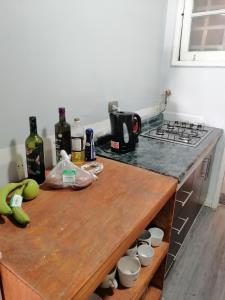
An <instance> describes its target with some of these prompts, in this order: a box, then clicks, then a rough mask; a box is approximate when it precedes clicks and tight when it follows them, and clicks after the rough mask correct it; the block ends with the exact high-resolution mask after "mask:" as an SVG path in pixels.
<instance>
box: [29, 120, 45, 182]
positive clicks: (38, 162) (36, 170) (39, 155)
mask: <svg viewBox="0 0 225 300" xmlns="http://www.w3.org/2000/svg"><path fill="white" fill-rule="evenodd" d="M29 121H30V135H29V136H28V138H27V139H26V141H25V147H26V159H27V174H28V178H31V179H34V180H36V181H37V182H38V183H39V184H40V183H42V182H44V181H45V164H44V147H43V140H42V138H41V137H40V136H39V135H38V133H37V122H36V117H30V118H29Z"/></svg>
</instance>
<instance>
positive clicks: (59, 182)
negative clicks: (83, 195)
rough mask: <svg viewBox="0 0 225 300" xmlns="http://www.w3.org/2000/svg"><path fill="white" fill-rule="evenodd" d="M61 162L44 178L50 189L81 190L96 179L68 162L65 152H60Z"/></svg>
mask: <svg viewBox="0 0 225 300" xmlns="http://www.w3.org/2000/svg"><path fill="white" fill-rule="evenodd" d="M60 155H61V157H62V160H60V162H59V163H57V165H56V166H55V167H54V168H53V169H52V170H51V172H50V173H49V175H48V176H47V178H46V181H45V182H46V184H47V185H48V186H50V187H52V188H55V189H60V188H65V187H72V188H73V189H81V188H84V187H86V186H88V185H90V184H91V183H92V182H93V181H94V180H95V179H96V178H97V177H96V176H95V175H94V174H92V173H90V172H87V171H85V170H82V169H81V168H79V167H77V166H76V165H74V164H73V163H72V162H71V161H70V157H69V156H68V155H67V153H66V151H64V150H61V153H60Z"/></svg>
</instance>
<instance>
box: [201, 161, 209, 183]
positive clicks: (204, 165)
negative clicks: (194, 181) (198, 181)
mask: <svg viewBox="0 0 225 300" xmlns="http://www.w3.org/2000/svg"><path fill="white" fill-rule="evenodd" d="M210 161H211V159H210V158H208V157H207V158H205V159H204V160H203V163H202V169H201V177H203V178H204V179H206V178H207V177H208V175H209V166H210Z"/></svg>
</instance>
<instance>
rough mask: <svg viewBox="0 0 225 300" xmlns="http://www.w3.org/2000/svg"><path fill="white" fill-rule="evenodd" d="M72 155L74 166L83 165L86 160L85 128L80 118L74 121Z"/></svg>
mask: <svg viewBox="0 0 225 300" xmlns="http://www.w3.org/2000/svg"><path fill="white" fill-rule="evenodd" d="M71 141H72V153H71V158H72V162H73V163H74V164H80V163H83V162H84V160H85V153H84V146H85V145H84V128H83V126H82V125H81V123H80V119H79V118H75V119H74V124H73V126H72V131H71Z"/></svg>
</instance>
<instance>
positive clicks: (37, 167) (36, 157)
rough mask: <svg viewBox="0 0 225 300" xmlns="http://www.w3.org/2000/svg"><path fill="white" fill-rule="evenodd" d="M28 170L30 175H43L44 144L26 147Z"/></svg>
mask: <svg viewBox="0 0 225 300" xmlns="http://www.w3.org/2000/svg"><path fill="white" fill-rule="evenodd" d="M26 156H27V172H28V176H29V175H41V172H42V171H43V166H44V155H43V145H40V146H38V147H36V148H34V149H31V148H27V149H26Z"/></svg>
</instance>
